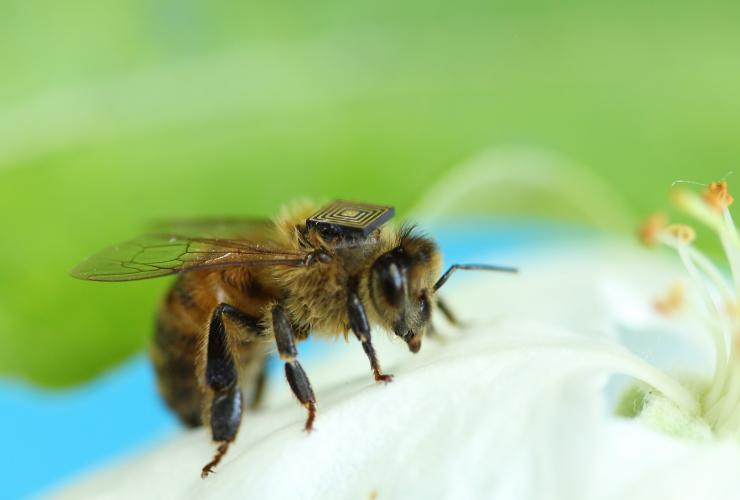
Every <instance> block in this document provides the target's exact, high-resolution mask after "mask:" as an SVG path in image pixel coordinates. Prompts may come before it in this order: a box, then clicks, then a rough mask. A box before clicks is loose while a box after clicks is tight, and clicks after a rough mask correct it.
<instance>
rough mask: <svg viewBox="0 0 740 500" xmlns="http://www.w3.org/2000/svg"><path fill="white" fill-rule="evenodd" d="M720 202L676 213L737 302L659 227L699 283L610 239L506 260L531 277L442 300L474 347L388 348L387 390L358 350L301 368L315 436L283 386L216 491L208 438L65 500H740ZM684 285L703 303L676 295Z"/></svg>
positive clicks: (739, 417)
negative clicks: (702, 236)
mask: <svg viewBox="0 0 740 500" xmlns="http://www.w3.org/2000/svg"><path fill="white" fill-rule="evenodd" d="M713 186H714V187H713V188H712V189H715V191H716V192H717V193H720V197H719V198H716V199H713V198H711V197H710V198H705V199H704V200H702V199H700V198H699V197H697V196H695V195H692V194H690V193H687V192H680V193H679V194H678V195H677V197H676V201H677V203H678V205H679V206H680V207H682V208H683V209H684V210H686V211H688V212H689V213H691V214H692V215H694V216H695V217H697V218H698V219H699V220H701V221H703V222H705V223H706V224H707V225H709V226H710V227H711V228H712V229H713V230H715V231H716V232H717V233H718V234H719V235H720V238H721V240H722V243H723V247H724V249H725V252H726V253H727V255H728V259H729V261H730V264H731V269H732V272H733V276H734V277H735V281H734V283H733V284H728V283H725V281H724V278H723V276H722V274H721V273H720V271H719V270H717V268H716V267H715V266H714V265H713V264H712V263H711V262H710V260H709V259H708V258H706V257H705V256H704V255H703V254H701V253H700V252H698V251H697V250H696V249H695V248H694V247H692V246H691V245H690V240H691V238H692V236H693V234H692V231H691V230H689V229H688V228H686V227H683V226H680V227H679V226H665V225H663V224H661V223H655V222H656V220H653V222H654V223H653V224H652V225H651V226H650V227H649V228H648V229H649V231H647V232H646V233H645V234H644V235H645V236H647V237H648V238H649V239H653V240H655V241H656V242H661V243H664V244H666V245H668V246H670V247H672V248H674V249H675V250H676V251H677V252H678V254H679V256H680V258H681V261H682V262H683V264H684V266H685V269H682V268H680V267H679V266H678V263H677V259H676V261H674V260H672V259H670V258H668V257H666V255H664V254H657V253H652V252H649V251H648V250H646V249H643V248H639V247H637V246H636V245H634V244H630V243H626V242H624V241H620V240H618V239H607V238H601V239H599V240H594V239H593V238H581V239H578V240H577V241H569V242H568V244H567V245H560V246H548V247H545V248H540V249H538V250H532V249H530V250H529V251H528V252H527V253H526V254H521V253H520V254H517V255H516V256H514V255H508V256H507V258H506V259H505V262H506V263H510V262H512V261H513V260H514V257H516V263H517V264H519V265H521V268H522V273H521V274H520V275H518V276H513V277H510V276H491V275H486V276H477V277H475V278H473V277H472V276H467V277H466V278H463V277H459V278H456V280H457V281H456V282H455V284H454V285H450V286H449V288H448V289H446V290H445V295H446V296H447V297H448V298H449V301H450V302H451V304H452V305H453V306H454V307H455V309H457V312H458V314H459V316H461V317H463V318H469V319H472V320H473V325H472V326H470V327H469V328H467V329H465V330H464V331H460V332H453V331H451V330H450V329H449V328H447V329H446V330H445V332H446V337H445V338H446V341H444V342H439V343H435V342H430V341H427V342H426V343H425V345H424V347H423V348H422V350H421V352H420V353H419V354H417V355H411V354H409V353H408V352H407V350H406V349H403V346H400V345H398V343H397V342H394V341H393V340H391V339H389V338H383V336H382V335H376V336H375V338H376V339H377V340H376V344H377V350H378V353H379V356H380V359H381V361H382V362H383V364H384V367H385V368H386V369H387V370H388V371H390V372H393V373H394V374H395V375H396V378H395V381H394V382H393V383H392V384H389V385H387V386H383V385H377V384H375V383H374V382H373V381H372V377H371V376H370V375H369V372H368V370H367V366H366V360H365V358H364V355H363V353H362V351H361V349H360V348H359V346H357V345H355V344H353V343H350V345H349V346H347V345H343V344H339V345H337V346H336V349H335V354H334V355H332V356H327V357H323V358H314V359H309V360H307V361H306V362H305V363H304V364H305V366H306V370H307V372H308V373H309V374H310V376H311V379H312V381H313V382H314V386H315V389H316V393H317V397H318V399H319V414H318V418H317V421H316V431H315V432H314V433H312V434H311V435H306V434H305V433H303V432H302V431H301V429H302V421H303V418H304V414H303V412H302V410H301V408H300V407H299V406H298V405H297V404H296V403H295V402H294V401H291V400H290V398H289V397H288V393H289V391H288V390H287V388H285V387H281V386H283V385H284V382H283V381H278V380H276V381H273V382H274V383H273V384H272V385H273V387H272V388H271V389H272V390H271V396H272V398H271V399H270V400H269V401H268V403H267V407H266V408H265V409H264V410H261V411H259V412H256V413H248V414H246V415H245V417H244V421H243V424H242V428H241V431H240V433H239V436H238V438H237V441H236V442H235V444H234V445H233V446H232V447H231V449H230V451H229V454H228V455H227V456H226V458H225V459H224V461H223V462H222V464H221V465H220V466H219V468H218V470H217V471H216V473H215V474H212V475H211V476H209V477H208V478H207V479H205V480H202V479H201V478H200V474H199V472H200V468H201V466H202V464H203V462H204V460H207V459H208V458H209V457H210V456H211V453H212V451H213V450H212V445H211V444H210V443H209V439H208V434H207V431H206V430H199V431H195V432H189V433H183V434H182V435H180V436H178V437H176V438H174V439H173V440H171V441H170V442H168V443H167V444H165V445H164V446H161V447H159V448H157V449H154V450H152V451H150V452H149V453H147V454H145V455H144V456H140V457H136V458H132V459H130V460H128V461H126V462H124V463H121V464H119V465H117V466H114V467H112V468H109V469H108V470H104V471H102V472H99V473H97V474H95V475H93V476H91V477H89V478H87V479H85V480H83V481H82V482H79V483H77V484H75V485H72V486H70V487H68V488H67V489H66V490H63V491H59V492H57V494H56V495H55V496H56V497H57V498H73V499H79V498H89V497H94V498H111V499H113V498H202V497H205V498H278V499H281V498H291V499H293V498H302V499H303V498H305V499H322V500H323V499H345V498H347V499H349V498H351V499H371V498H378V499H414V498H424V499H427V498H434V499H437V498H441V499H444V498H449V499H469V498H486V499H489V498H492V499H517V500H518V499H533V500H549V499H563V500H581V499H584V500H585V499H596V500H600V499H604V500H612V499H615V500H616V499H622V498H629V499H643V498H644V499H650V500H655V499H663V498H665V499H671V500H680V499H687V500H688V499H691V500H695V499H713V498H717V499H724V498H740V443H739V442H738V439H739V438H740V404H738V403H740V362H739V361H738V358H737V352H736V351H737V349H736V348H735V346H734V343H735V336H736V335H737V334H738V333H737V331H738V323H737V315H736V313H735V311H736V310H737V308H736V305H737V294H738V283H740V274H739V272H740V250H739V249H740V246H739V245H738V238H737V232H736V230H735V228H734V225H733V224H732V219H731V217H730V216H729V212H728V211H727V205H728V204H729V202H730V200H729V198H727V197H725V195H726V186H725V189H724V191H723V192H724V195H723V194H721V187H720V186H715V185H713ZM710 193H711V190H710ZM718 200H719V201H720V202H722V203H724V205H722V204H720V206H719V207H713V206H712V202H716V201H718ZM657 222H659V221H657ZM477 260H481V261H486V262H495V261H500V260H501V256H500V255H486V256H480V259H477ZM687 277H688V278H689V279H690V282H691V283H692V286H690V287H685V286H684V287H681V286H676V285H675V284H676V282H677V281H678V280H681V279H686V278H687ZM668 290H672V292H671V293H670V294H669V295H668V296H667V297H664V294H665V292H666V291H668ZM682 290H685V291H686V292H685V294H684V293H683V292H682ZM656 300H658V301H659V302H658V303H657V306H658V307H656ZM659 310H660V311H662V313H661V312H659ZM635 383H637V386H635V385H634V384H635ZM625 387H631V389H630V390H628V391H627V393H626V395H624V394H625V393H624V388H625ZM617 413H621V414H625V413H626V414H630V415H631V416H632V417H633V418H625V417H622V416H618V415H617Z"/></svg>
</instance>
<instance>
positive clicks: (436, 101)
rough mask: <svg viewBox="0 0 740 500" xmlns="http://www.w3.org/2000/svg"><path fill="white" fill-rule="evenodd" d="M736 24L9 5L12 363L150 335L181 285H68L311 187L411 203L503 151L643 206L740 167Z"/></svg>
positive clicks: (3, 206) (482, 7)
mask: <svg viewBox="0 0 740 500" xmlns="http://www.w3.org/2000/svg"><path fill="white" fill-rule="evenodd" d="M739 11H740V5H738V4H737V3H736V2H729V1H728V2H710V3H706V2H705V3H692V2H678V3H677V2H670V3H669V2H666V1H662V2H651V3H644V2H627V3H624V2H622V3H619V4H611V5H609V4H597V3H594V2H587V1H585V0H568V1H565V2H560V3H557V4H552V3H549V2H541V1H529V2H518V3H515V4H511V3H506V4H504V3H498V2H479V1H473V0H465V1H462V2H455V3H449V2H447V3H443V2H432V3H429V2H420V1H410V2H402V3H399V2H389V1H386V2H383V1H381V2H374V3H367V4H366V3H360V2H328V1H325V2H291V3H289V4H279V3H277V4H276V3H268V2H261V3H243V2H226V1H214V2H197V1H184V2H182V1H172V0H166V1H152V2H136V1H133V0H116V1H112V0H104V1H100V2H89V1H82V0H71V1H69V2H65V3H64V5H61V4H59V3H58V2H52V1H50V0H45V1H38V2H23V1H20V0H6V1H4V2H2V4H1V5H0V59H1V60H2V61H3V65H2V67H3V78H2V81H0V214H2V215H0V231H1V232H0V234H2V238H3V243H4V244H3V245H2V247H0V262H1V263H2V264H1V265H0V373H3V374H6V375H12V376H22V377H25V378H28V379H31V380H33V381H36V382H39V383H43V384H48V385H64V384H69V383H73V382H77V381H80V380H84V379H85V378H87V377H89V376H91V375H93V374H95V373H99V372H100V371H101V370H104V369H105V368H107V367H109V366H111V365H112V364H114V363H116V362H119V361H121V360H122V359H124V358H125V357H127V356H128V355H130V354H131V353H133V352H136V351H138V350H140V349H141V348H142V347H143V346H144V345H145V344H146V342H147V339H148V338H149V335H150V332H151V326H152V320H153V314H154V310H155V308H156V305H157V301H158V300H159V299H158V297H159V295H160V294H161V292H162V291H163V290H164V288H165V287H166V286H167V280H163V281H153V282H146V283H145V282H142V283H128V284H122V285H106V284H95V283H85V282H78V281H75V280H72V279H71V278H69V277H68V276H67V275H66V273H67V270H68V269H69V268H70V267H72V266H73V265H74V264H75V263H76V262H77V261H78V260H80V259H81V258H82V257H84V256H86V255H89V254H91V253H93V252H94V251H96V250H97V249H99V248H100V247H103V246H106V245H109V244H111V243H113V242H116V241H119V240H123V239H126V238H129V237H131V236H133V235H135V234H137V233H138V232H140V231H141V230H142V229H143V228H144V227H145V225H146V223H147V221H149V220H152V219H158V218H161V217H166V216H173V215H180V216H187V215H209V214H211V215H214V214H222V213H223V214H257V215H266V214H271V213H273V212H274V211H275V210H276V209H277V208H278V207H279V206H280V205H282V204H283V203H285V202H287V201H290V200H292V199H294V198H296V197H300V196H309V197H315V198H321V199H327V198H332V197H343V198H356V199H364V200H368V201H372V202H378V203H391V204H395V205H396V206H398V207H399V209H400V211H401V212H402V213H403V212H404V211H406V210H408V209H409V208H410V207H412V206H413V205H414V203H415V200H416V199H417V198H419V197H420V196H421V194H422V193H424V192H425V190H426V189H427V188H428V187H429V186H430V185H432V184H433V183H434V182H435V181H436V180H439V179H441V178H443V176H444V175H445V173H446V172H447V171H448V170H449V169H450V168H452V167H453V166H454V165H456V164H459V163H461V162H464V161H466V160H468V159H469V158H471V157H473V156H474V155H476V154H478V153H479V152H480V151H483V150H486V149H488V148H491V147H502V146H503V147H508V146H518V147H525V148H526V147H535V148H537V149H541V150H545V151H552V152H554V153H555V154H557V155H560V156H562V157H564V158H567V159H570V160H572V161H573V162H575V163H578V164H580V165H583V166H585V167H587V168H589V169H591V171H592V172H595V173H596V174H597V175H599V176H601V177H603V179H604V181H605V182H606V184H607V185H608V186H610V189H611V190H612V191H614V192H615V193H617V195H618V196H620V197H623V198H624V199H625V200H626V201H627V202H628V205H629V206H630V208H631V209H632V211H633V212H634V213H635V214H636V215H637V216H640V215H644V214H646V213H647V212H649V211H652V210H653V209H654V208H655V207H657V206H661V205H664V204H665V203H664V199H665V193H666V192H667V190H668V187H669V185H670V183H671V181H673V180H675V179H678V178H685V179H692V180H697V181H707V180H711V179H713V178H717V177H721V176H723V175H724V174H725V173H726V172H727V171H729V170H732V169H733V168H734V166H735V162H736V159H737V158H738V157H740V142H739V141H737V137H738V132H740V99H738V97H737V95H738V94H737V89H738V88H739V87H740V59H738V57H737V54H738V52H739V50H738V49H740V31H738V30H737V19H738V14H739V13H740V12H739ZM573 189H574V196H578V192H577V191H578V189H579V187H578V186H573ZM539 211H540V212H541V211H542V209H540V210H539Z"/></svg>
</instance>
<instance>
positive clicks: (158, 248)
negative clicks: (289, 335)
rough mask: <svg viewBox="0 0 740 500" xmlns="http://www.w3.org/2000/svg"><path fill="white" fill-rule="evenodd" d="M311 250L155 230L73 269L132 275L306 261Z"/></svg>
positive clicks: (109, 277) (101, 277)
mask: <svg viewBox="0 0 740 500" xmlns="http://www.w3.org/2000/svg"><path fill="white" fill-rule="evenodd" d="M306 256H307V254H306V253H305V252H297V251H292V250H288V249H285V248H280V247H279V246H277V245H276V244H274V243H273V242H271V241H269V240H266V239H262V240H256V241H255V240H246V239H245V240H238V239H226V238H206V237H197V236H195V237H194V236H182V235H177V234H149V235H144V236H142V237H140V238H137V239H134V240H131V241H127V242H126V243H121V244H120V245H116V246H113V247H110V248H106V249H105V250H102V251H101V252H99V253H97V254H96V255H93V256H92V257H90V258H88V259H86V260H85V261H83V262H81V263H80V264H79V265H78V266H77V267H75V268H74V269H72V271H71V274H72V276H74V277H75V278H80V279H84V280H92V281H131V280H141V279H148V278H157V277H159V276H168V275H171V274H176V273H180V272H184V271H190V270H195V269H218V268H224V267H233V266H273V265H283V266H303V265H305V262H306Z"/></svg>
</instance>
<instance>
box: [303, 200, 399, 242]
mask: <svg viewBox="0 0 740 500" xmlns="http://www.w3.org/2000/svg"><path fill="white" fill-rule="evenodd" d="M395 212H396V211H395V209H394V208H393V207H386V206H382V205H371V204H369V203H357V202H354V201H344V200H337V201H335V202H333V203H331V204H329V205H326V206H324V207H322V208H321V209H320V210H319V211H318V212H316V213H315V214H313V215H312V216H311V217H309V218H308V219H306V227H308V228H316V229H318V230H319V231H321V232H322V233H323V234H326V235H327V236H368V235H369V234H370V233H371V232H373V231H374V230H375V229H377V228H379V227H380V226H382V225H383V224H385V223H386V221H388V220H389V219H390V218H391V217H393V215H394V214H395Z"/></svg>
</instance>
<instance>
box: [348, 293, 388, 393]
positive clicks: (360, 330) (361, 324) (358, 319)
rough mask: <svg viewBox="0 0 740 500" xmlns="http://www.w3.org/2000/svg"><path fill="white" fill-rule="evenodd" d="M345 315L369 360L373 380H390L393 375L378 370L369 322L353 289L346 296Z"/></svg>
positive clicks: (378, 364)
mask: <svg viewBox="0 0 740 500" xmlns="http://www.w3.org/2000/svg"><path fill="white" fill-rule="evenodd" d="M347 316H348V317H349V325H350V327H351V328H352V331H353V332H355V336H357V339H358V340H359V341H360V342H362V349H363V350H364V351H365V354H367V358H368V359H369V360H370V367H371V368H372V370H373V375H375V381H376V382H391V381H392V380H393V375H390V374H384V373H382V372H381V371H380V363H379V362H378V357H377V356H376V355H375V349H374V348H373V344H372V342H371V340H370V323H368V321H367V314H366V313H365V306H363V305H362V301H360V297H359V296H358V295H357V292H355V291H354V290H350V292H349V295H348V298H347Z"/></svg>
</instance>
